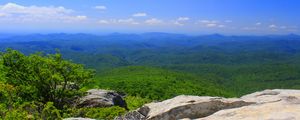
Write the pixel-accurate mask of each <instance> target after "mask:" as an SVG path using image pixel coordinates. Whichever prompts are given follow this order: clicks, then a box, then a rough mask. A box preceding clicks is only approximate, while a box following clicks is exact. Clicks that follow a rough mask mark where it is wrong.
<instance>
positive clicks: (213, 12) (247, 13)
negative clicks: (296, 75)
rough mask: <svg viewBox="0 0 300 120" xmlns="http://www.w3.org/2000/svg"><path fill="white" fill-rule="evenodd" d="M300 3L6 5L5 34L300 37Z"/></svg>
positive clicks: (123, 0) (195, 0)
mask: <svg viewBox="0 0 300 120" xmlns="http://www.w3.org/2000/svg"><path fill="white" fill-rule="evenodd" d="M299 5H300V1H299V0H47V1H46V0H1V1H0V32H2V33H3V32H6V33H14V32H18V33H39V32H40V33H54V32H67V33H79V32H80V33H110V32H121V33H141V32H170V33H185V34H212V33H220V34H229V35H241V34H245V35H260V34H290V33H295V34H299V33H300V31H299V30H300V28H299V27H300V22H299V21H300V15H299V13H300V7H299Z"/></svg>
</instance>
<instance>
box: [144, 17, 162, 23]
mask: <svg viewBox="0 0 300 120" xmlns="http://www.w3.org/2000/svg"><path fill="white" fill-rule="evenodd" d="M162 22H163V21H162V20H159V19H156V18H151V19H148V20H146V21H145V23H146V24H149V25H155V24H161V23H162Z"/></svg>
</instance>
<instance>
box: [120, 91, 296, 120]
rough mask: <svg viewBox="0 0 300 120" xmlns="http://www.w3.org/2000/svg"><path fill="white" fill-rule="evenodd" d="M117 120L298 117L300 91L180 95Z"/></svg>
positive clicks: (282, 119)
mask: <svg viewBox="0 0 300 120" xmlns="http://www.w3.org/2000/svg"><path fill="white" fill-rule="evenodd" d="M115 119H116V120H177V119H198V120H241V119H242V120H298V119H300V90H280V89H275V90H265V91H262V92H256V93H253V94H249V95H245V96H243V97H241V98H228V99H227V98H221V97H200V96H184V95H181V96H177V97H175V98H172V99H169V100H165V101H162V102H157V103H150V104H146V105H144V106H143V107H141V108H139V109H138V110H136V111H132V112H129V113H128V114H126V115H124V116H120V117H116V118H115Z"/></svg>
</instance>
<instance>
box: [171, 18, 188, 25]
mask: <svg viewBox="0 0 300 120" xmlns="http://www.w3.org/2000/svg"><path fill="white" fill-rule="evenodd" d="M188 20H190V18H189V17H179V18H177V19H176V20H175V21H174V24H175V25H179V26H183V25H185V24H184V22H185V21H188Z"/></svg>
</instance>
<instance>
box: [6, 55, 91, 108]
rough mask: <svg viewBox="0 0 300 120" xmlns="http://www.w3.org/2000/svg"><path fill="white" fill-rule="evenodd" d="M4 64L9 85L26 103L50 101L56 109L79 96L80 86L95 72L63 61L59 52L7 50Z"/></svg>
mask: <svg viewBox="0 0 300 120" xmlns="http://www.w3.org/2000/svg"><path fill="white" fill-rule="evenodd" d="M1 61H2V63H3V66H4V67H5V69H6V70H7V73H6V77H7V80H6V83H7V84H10V85H13V86H15V87H16V89H17V93H18V96H20V97H22V99H24V100H26V101H31V100H38V101H42V102H44V103H46V102H48V101H51V102H54V105H55V106H57V107H62V106H63V105H65V104H66V103H67V102H69V101H70V99H71V98H72V97H74V96H76V95H79V94H80V93H79V91H78V90H79V89H80V88H81V87H82V86H81V85H82V84H84V83H86V82H87V81H88V80H89V79H90V78H92V76H93V72H92V71H90V70H86V69H84V68H83V66H82V65H79V64H74V63H71V62H69V61H66V60H63V59H62V56H61V54H59V53H57V54H53V55H47V56H42V55H41V54H40V53H37V54H32V55H30V56H25V55H24V54H22V53H20V52H18V51H16V50H11V49H8V50H7V51H6V52H5V53H2V54H1Z"/></svg>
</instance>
